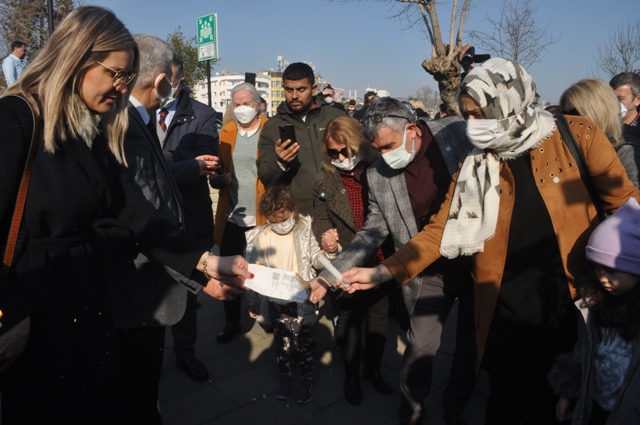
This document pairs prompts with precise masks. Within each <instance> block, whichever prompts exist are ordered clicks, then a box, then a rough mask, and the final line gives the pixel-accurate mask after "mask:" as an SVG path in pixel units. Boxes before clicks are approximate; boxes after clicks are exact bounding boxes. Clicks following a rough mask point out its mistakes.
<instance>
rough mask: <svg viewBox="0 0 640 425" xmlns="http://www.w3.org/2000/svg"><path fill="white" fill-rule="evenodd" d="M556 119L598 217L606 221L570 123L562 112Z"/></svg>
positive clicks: (555, 115)
mask: <svg viewBox="0 0 640 425" xmlns="http://www.w3.org/2000/svg"><path fill="white" fill-rule="evenodd" d="M554 117H555V119H556V125H557V127H558V131H559V132H560V135H561V136H562V140H563V141H564V143H565V145H566V146H567V148H569V151H570V152H571V155H573V158H574V159H575V160H576V165H577V166H578V170H579V171H580V177H581V178H582V182H583V183H584V185H585V187H586V188H587V191H588V192H589V196H590V197H591V202H593V205H594V206H595V207H596V211H597V212H598V218H599V219H600V221H601V222H602V221H604V220H605V219H606V218H607V216H606V215H605V213H604V209H603V208H602V202H601V201H600V197H599V196H598V192H597V191H596V187H595V185H594V184H593V180H591V175H590V174H589V171H588V169H587V162H586V160H585V158H584V155H583V154H582V149H580V146H578V143H576V139H574V138H573V134H571V131H570V130H569V125H568V124H567V120H566V119H565V118H564V115H562V114H554Z"/></svg>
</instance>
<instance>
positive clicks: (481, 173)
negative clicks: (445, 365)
mask: <svg viewBox="0 0 640 425" xmlns="http://www.w3.org/2000/svg"><path fill="white" fill-rule="evenodd" d="M535 96H536V93H535V84H534V83H533V80H532V78H531V76H530V75H529V74H528V73H527V72H526V71H525V70H524V68H522V66H520V65H519V64H517V63H516V62H512V61H508V60H505V59H491V60H488V61H486V62H484V63H483V64H482V65H480V66H478V67H476V68H475V69H473V71H471V72H470V73H469V74H468V75H467V77H466V78H465V80H464V82H463V84H462V86H461V87H460V91H459V94H458V103H459V105H460V110H461V111H462V113H463V115H464V117H465V119H466V120H467V135H468V136H469V139H470V140H471V143H472V144H473V145H474V149H473V150H472V151H471V152H470V153H469V155H468V156H467V158H466V160H465V161H464V163H463V165H462V167H461V168H460V171H459V173H458V176H457V178H454V183H453V184H452V186H451V188H450V190H449V193H448V195H447V198H446V200H445V202H444V203H443V204H442V206H441V208H440V211H439V212H438V214H437V215H436V216H435V218H432V220H431V222H430V223H429V224H428V225H427V226H425V227H424V229H423V230H422V231H421V232H420V233H419V234H418V235H416V236H415V237H414V238H413V239H412V240H411V241H410V242H409V243H407V244H406V245H405V246H404V247H403V248H402V249H400V250H399V251H397V252H396V253H395V254H394V255H393V256H392V257H390V258H388V259H387V260H385V261H384V262H383V263H382V264H381V265H380V266H378V267H377V268H375V269H352V270H350V271H348V272H346V273H345V278H344V281H345V282H346V283H350V284H351V286H350V288H349V289H347V291H350V292H353V291H355V290H358V289H369V288H371V287H374V286H377V285H379V284H380V283H382V282H386V281H388V280H391V279H392V278H393V279H395V281H396V282H398V283H400V284H404V283H406V282H407V281H408V280H409V279H411V278H412V277H414V276H415V275H417V274H418V273H420V272H421V271H422V270H424V269H425V268H426V267H427V266H429V265H430V264H431V263H432V262H434V261H435V260H437V259H438V258H439V257H440V256H441V255H443V256H446V257H449V258H454V257H457V256H458V255H473V261H474V267H473V280H474V284H475V295H476V303H475V307H476V311H475V316H476V335H477V349H478V358H477V366H478V369H479V368H480V367H482V368H484V369H485V370H486V371H487V372H488V373H489V381H490V387H491V389H490V394H489V398H488V401H487V410H486V418H485V423H487V424H492V425H494V424H520V423H525V424H550V423H554V422H555V421H556V419H555V400H554V397H553V394H552V393H551V390H550V388H549V387H548V385H547V383H546V374H547V371H548V370H549V368H550V366H551V364H552V362H553V358H554V356H555V355H556V354H557V353H559V352H562V351H569V350H570V349H571V348H572V347H573V344H574V342H575V339H576V331H575V329H576V314H575V312H576V310H575V308H574V307H573V306H572V300H573V299H574V298H575V297H576V290H575V280H576V278H578V277H580V276H581V275H582V274H583V272H584V271H585V269H586V267H587V261H586V260H585V255H584V249H585V244H586V242H587V240H588V238H589V235H590V234H591V232H592V230H593V229H594V228H595V226H596V225H597V224H598V220H597V216H596V209H595V207H594V205H593V203H592V201H591V198H590V197H589V193H588V191H587V189H586V188H585V186H584V184H583V181H582V179H581V176H580V172H579V170H578V167H577V166H576V159H575V158H573V156H572V155H571V153H570V151H569V150H568V148H567V147H566V145H565V144H564V142H563V141H562V139H561V137H560V134H559V132H558V130H557V129H556V128H555V127H554V121H553V116H552V115H550V114H549V113H548V112H545V111H542V110H540V109H538V108H537V107H535V105H534V99H535ZM567 121H568V122H569V130H570V131H571V132H572V134H573V135H574V137H575V139H576V141H577V142H578V144H579V145H580V148H581V149H582V152H583V153H584V156H585V158H586V162H587V163H586V167H587V169H588V171H589V174H590V176H591V179H592V180H593V183H594V185H595V187H596V190H597V192H598V195H599V197H600V199H601V201H602V205H603V207H604V209H605V212H607V213H611V212H613V211H615V210H616V209H617V208H618V207H619V206H621V205H622V204H624V202H625V201H626V199H627V198H629V197H630V196H635V197H636V198H637V199H640V197H638V192H637V190H636V189H635V188H634V186H633V184H632V183H631V182H630V181H629V179H628V178H627V176H626V174H625V172H624V168H623V167H622V164H621V163H620V160H619V159H618V157H617V155H616V153H615V151H614V149H613V147H612V146H611V144H610V143H609V141H608V140H607V137H606V136H605V135H604V134H603V133H602V132H601V131H600V130H599V129H598V128H597V126H596V125H594V124H593V123H592V122H591V121H589V120H587V119H585V118H582V117H570V116H567ZM313 296H314V295H313V294H312V295H311V297H312V298H313Z"/></svg>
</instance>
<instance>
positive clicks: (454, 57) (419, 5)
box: [327, 0, 471, 111]
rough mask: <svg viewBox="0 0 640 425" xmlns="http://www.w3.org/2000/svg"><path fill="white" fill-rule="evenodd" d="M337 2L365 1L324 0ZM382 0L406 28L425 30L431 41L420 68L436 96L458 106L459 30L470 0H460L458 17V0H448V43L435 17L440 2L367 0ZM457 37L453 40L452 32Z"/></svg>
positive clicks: (362, 0)
mask: <svg viewBox="0 0 640 425" xmlns="http://www.w3.org/2000/svg"><path fill="white" fill-rule="evenodd" d="M327 1H329V2H333V1H337V2H340V3H349V2H358V3H360V2H365V1H367V0H327ZM370 1H380V2H385V3H387V4H389V5H391V6H392V7H393V6H396V11H397V13H395V14H394V15H392V18H394V19H399V20H402V21H404V22H405V24H406V26H407V27H408V28H414V27H417V28H420V29H422V31H424V32H425V33H426V34H427V37H428V38H429V41H430V42H431V58H430V59H425V60H424V61H423V62H422V68H423V69H424V70H425V71H426V72H427V73H429V74H431V75H432V76H433V78H434V79H435V80H436V81H437V82H438V89H439V90H440V97H441V99H442V101H443V102H444V103H445V104H446V105H447V106H449V107H450V108H452V109H454V110H456V111H457V110H458V105H457V102H456V93H457V91H458V87H460V63H459V62H458V54H459V53H460V51H461V50H462V31H463V27H464V23H465V19H466V16H467V13H468V10H469V4H470V2H471V0H464V2H463V3H462V9H461V13H460V17H459V18H458V10H459V7H458V6H459V3H460V1H459V0H453V1H452V10H451V21H450V28H449V38H448V44H445V42H444V41H443V37H442V30H441V28H440V22H439V19H438V10H437V9H442V8H443V6H442V3H440V6H438V7H436V3H437V0H370ZM456 19H458V25H457V37H456V39H455V44H454V35H455V34H456V25H455V23H456Z"/></svg>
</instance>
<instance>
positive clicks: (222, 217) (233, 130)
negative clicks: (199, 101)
mask: <svg viewBox="0 0 640 425" xmlns="http://www.w3.org/2000/svg"><path fill="white" fill-rule="evenodd" d="M265 122H267V118H265V117H263V116H260V131H262V127H264V123H265ZM237 135H238V124H236V122H235V121H232V122H230V123H227V124H226V125H225V126H223V127H222V128H221V129H220V147H219V151H220V152H219V155H220V158H219V162H220V168H222V172H223V173H231V172H232V171H233V148H234V147H235V146H236V136H237ZM257 157H258V152H257V150H256V158H257ZM264 190H265V189H264V185H263V184H262V182H261V181H260V179H258V178H256V226H259V225H261V224H264V223H266V222H267V219H266V218H265V217H264V216H263V215H262V214H260V209H259V208H258V204H259V203H260V198H261V197H262V195H263V194H264ZM230 200H231V185H230V184H228V185H226V186H225V187H223V188H222V189H220V192H219V193H218V208H217V209H216V220H215V227H214V229H213V235H214V241H215V243H216V245H218V246H220V245H222V239H223V237H224V228H225V226H226V225H227V216H228V215H229V202H230Z"/></svg>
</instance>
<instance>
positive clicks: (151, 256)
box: [0, 6, 640, 425]
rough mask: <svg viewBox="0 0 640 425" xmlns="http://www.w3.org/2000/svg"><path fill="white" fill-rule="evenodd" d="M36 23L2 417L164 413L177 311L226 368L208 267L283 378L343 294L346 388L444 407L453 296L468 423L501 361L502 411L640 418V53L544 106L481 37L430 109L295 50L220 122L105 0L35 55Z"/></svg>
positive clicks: (309, 372) (10, 115)
mask: <svg viewBox="0 0 640 425" xmlns="http://www.w3.org/2000/svg"><path fill="white" fill-rule="evenodd" d="M26 47H27V46H25V45H24V43H21V42H19V41H16V42H15V43H14V44H13V45H12V53H11V54H10V55H9V56H8V57H7V59H5V61H4V63H3V71H4V73H5V78H6V79H7V83H8V88H7V89H6V90H5V91H4V92H2V93H1V94H0V130H1V131H2V134H3V135H4V143H2V144H1V145H0V169H1V170H2V172H0V188H1V190H2V194H3V195H2V197H0V240H2V244H3V246H4V249H3V251H4V254H5V255H4V261H3V273H2V274H1V275H0V278H1V279H2V280H1V281H0V394H1V400H2V401H1V403H2V404H1V410H0V412H1V414H2V418H1V421H2V423H3V424H7V425H12V424H41V423H65V424H67V423H68V424H77V423H91V424H113V423H121V424H161V423H162V417H161V414H160V412H159V410H158V402H157V400H158V383H159V380H160V373H161V367H162V360H163V349H164V335H165V328H166V327H167V326H171V328H172V333H173V340H174V346H173V350H174V352H175V354H176V366H177V368H178V369H180V370H182V371H183V372H184V373H186V374H187V376H189V377H190V378H191V379H193V380H195V381H204V380H207V379H208V377H209V371H208V370H207V367H206V366H205V365H204V364H203V363H202V362H201V361H200V360H198V359H197V357H196V352H195V342H196V339H197V329H196V323H197V309H198V303H197V298H196V294H198V293H199V292H200V291H204V292H205V293H206V294H207V295H209V296H212V297H214V298H216V299H218V300H222V301H223V302H224V311H225V323H220V324H219V328H220V329H221V332H220V333H219V334H218V336H217V338H216V341H217V343H220V344H224V343H227V342H229V341H231V340H232V339H233V338H234V336H235V335H237V334H240V333H241V332H242V328H241V318H242V315H243V311H242V306H243V304H244V305H245V306H246V307H247V312H248V315H249V316H250V317H252V318H253V319H255V320H256V321H257V322H258V323H259V325H260V326H262V328H263V329H264V330H265V331H266V332H271V333H273V340H274V349H275V353H276V356H275V358H276V363H277V368H276V367H275V366H274V387H275V397H276V398H277V399H281V400H287V399H289V398H290V397H291V396H292V394H294V382H293V379H292V367H293V366H294V365H297V366H299V367H300V380H299V382H298V385H297V388H295V389H296V391H295V401H296V403H298V404H305V403H308V402H310V401H311V400H312V399H313V395H314V391H315V388H316V383H315V381H314V373H313V364H314V341H313V327H314V325H315V323H316V322H317V319H318V303H320V302H321V301H323V300H324V302H326V303H327V304H328V305H329V306H330V308H327V309H326V311H327V312H328V314H329V315H330V316H332V317H331V318H332V324H333V334H334V338H335V344H336V349H337V351H338V352H339V353H340V356H341V358H342V360H343V362H344V398H345V399H346V401H347V402H348V403H350V404H352V405H359V404H362V403H363V393H362V388H361V382H360V379H361V378H362V379H364V380H367V381H370V382H371V383H372V386H373V388H374V389H375V390H376V391H378V392H380V393H382V394H392V393H393V392H394V390H395V391H399V393H400V395H401V400H400V403H399V407H398V412H397V413H398V420H399V423H401V424H421V423H424V418H425V416H426V412H425V405H424V401H425V399H426V397H427V396H428V395H429V392H430V389H431V382H432V375H433V359H434V357H435V355H436V352H437V350H438V348H439V347H440V342H441V341H440V339H441V335H442V331H443V325H444V322H445V320H446V319H447V316H448V315H449V313H450V311H451V309H452V307H453V305H454V303H456V302H457V303H458V313H457V314H458V317H457V327H456V349H455V352H454V356H453V362H452V366H451V372H450V379H449V382H448V385H447V387H446V388H445V390H444V393H443V396H442V404H443V412H444V421H445V422H446V423H447V424H465V423H468V422H467V421H466V419H465V417H464V409H465V406H466V405H467V403H468V401H469V399H470V398H471V395H472V393H473V390H474V387H475V384H476V380H477V378H478V375H479V373H480V371H481V370H484V371H486V372H487V374H488V376H489V386H490V390H489V395H488V399H487V406H486V413H485V419H484V423H485V424H488V425H494V424H505V425H506V424H509V425H511V424H513V425H516V424H531V425H540V424H554V423H562V422H568V421H571V423H572V424H574V425H578V424H585V425H598V424H640V411H639V410H638V407H637V406H638V402H637V400H638V397H639V396H640V205H639V204H638V201H640V193H639V192H638V186H639V179H640V177H639V171H638V170H639V167H640V133H639V131H638V129H639V128H640V126H639V125H638V124H639V117H640V115H639V111H640V75H637V74H634V73H623V74H620V75H617V76H615V77H614V78H613V79H612V80H611V81H610V82H609V83H606V82H603V81H601V80H598V79H585V80H581V81H578V82H576V83H575V84H573V85H572V86H571V87H569V88H567V90H566V91H565V92H564V93H563V94H562V96H561V98H560V100H559V104H558V105H554V106H553V107H550V108H547V110H545V109H542V108H541V107H540V106H539V105H538V104H537V103H536V102H537V93H536V86H535V83H534V81H533V79H532V77H531V76H530V75H529V74H528V72H527V71H526V70H525V69H524V68H523V67H522V66H521V65H519V64H518V63H516V62H514V61H510V60H506V59H501V58H494V59H489V60H486V61H484V62H483V63H481V64H475V65H474V64H473V62H469V61H468V60H467V61H465V62H464V67H463V69H464V74H463V80H462V83H461V86H460V89H459V91H458V95H457V105H441V107H440V111H439V112H438V116H437V117H434V118H435V119H433V120H432V119H430V117H429V116H428V113H427V112H426V111H425V109H426V108H425V107H424V105H423V104H422V103H421V102H419V101H418V100H416V99H409V100H408V101H402V100H397V99H393V98H390V97H382V98H380V97H378V95H377V93H376V92H374V91H371V92H369V93H367V94H366V96H365V104H364V106H363V107H361V108H359V109H358V108H357V105H356V102H355V101H349V102H347V103H345V104H342V103H341V102H340V101H339V100H336V99H335V90H334V89H333V88H332V87H331V86H327V87H325V88H324V89H323V90H322V91H321V92H318V90H317V89H318V88H317V85H316V82H315V76H314V73H313V70H312V69H311V68H310V67H309V66H308V65H307V64H304V63H292V64H290V65H289V66H288V67H287V68H286V69H285V71H284V72H283V75H282V79H283V89H284V93H285V99H286V101H285V102H283V103H281V104H280V105H279V106H278V109H277V113H276V114H275V115H274V116H273V117H271V118H268V117H267V116H266V112H265V111H266V106H265V104H266V103H265V102H264V99H261V98H260V96H259V94H258V92H257V90H256V88H255V87H254V86H253V85H252V84H250V83H242V84H239V85H237V86H235V87H234V88H233V89H232V90H231V103H230V106H229V113H228V114H227V117H226V119H225V121H226V122H225V124H224V125H223V126H222V128H221V129H218V128H217V127H216V118H215V112H214V111H213V109H211V108H210V107H207V106H206V105H203V104H201V103H200V102H197V101H195V100H193V99H191V98H190V96H189V92H190V90H189V87H188V85H187V84H186V82H185V79H184V70H183V66H184V65H183V61H182V59H181V58H179V57H178V56H177V55H176V53H175V52H174V51H173V50H172V48H171V46H170V45H169V44H168V43H166V42H164V41H162V40H160V39H159V38H157V37H155V36H151V35H146V34H136V35H131V34H130V33H129V31H128V30H127V29H126V28H125V26H124V25H123V24H122V22H121V21H120V20H118V18H117V17H116V16H115V15H114V14H113V13H112V12H110V11H108V10H106V9H104V8H100V7H94V6H82V7H78V8H77V9H76V10H74V11H73V12H72V13H71V14H69V16H68V17H66V18H65V19H64V21H63V22H62V23H61V24H60V26H59V27H58V28H57V29H56V31H55V32H54V33H53V35H52V36H51V39H50V40H49V42H48V43H47V44H46V45H45V46H44V47H43V48H42V49H41V51H40V52H39V54H38V55H37V56H36V57H35V58H34V59H33V61H32V62H31V63H29V64H28V65H26V64H25V62H24V60H23V59H24V57H25V55H26ZM467 50H468V46H467V48H465V50H463V52H462V53H461V55H460V59H462V58H463V56H464V52H465V51H467ZM552 112H553V113H552ZM210 187H211V188H214V189H217V190H218V191H219V200H218V204H217V210H216V211H215V213H214V211H212V202H211V198H210V196H209V190H210ZM214 216H215V220H214ZM214 224H215V225H214ZM5 241H6V242H5ZM215 245H217V246H218V247H219V249H220V256H218V255H215V254H213V253H212V249H213V247H214V246H215ZM254 263H257V264H259V265H262V266H266V267H270V268H274V269H278V270H281V271H284V272H292V273H293V274H295V276H296V281H297V285H299V286H300V288H301V290H302V291H303V293H304V294H305V301H301V300H299V299H298V300H297V301H296V300H291V299H282V298H279V297H276V296H273V294H267V293H265V294H262V293H260V292H259V291H258V290H256V291H254V290H249V289H248V288H247V287H245V285H244V282H245V280H246V279H252V278H253V277H254V276H253V274H252V273H250V272H249V265H250V264H254ZM334 269H337V270H338V271H339V272H338V273H340V272H342V273H341V277H340V278H338V277H339V275H336V272H335V270H334ZM396 301H397V302H396ZM390 316H394V317H396V318H397V319H398V320H399V321H400V325H401V327H402V328H403V329H404V330H406V332H407V347H406V349H405V351H404V355H403V360H402V366H401V370H400V386H399V388H397V389H394V388H393V386H392V385H391V384H390V383H389V382H388V381H387V377H385V376H384V374H383V372H382V368H381V365H382V357H383V353H384V349H385V343H386V341H387V336H388V335H387V334H388V325H389V320H390V319H389V318H390ZM363 328H364V332H363ZM363 344H364V345H363ZM361 360H362V361H363V362H364V368H363V369H362V370H361V367H360V363H361Z"/></svg>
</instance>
